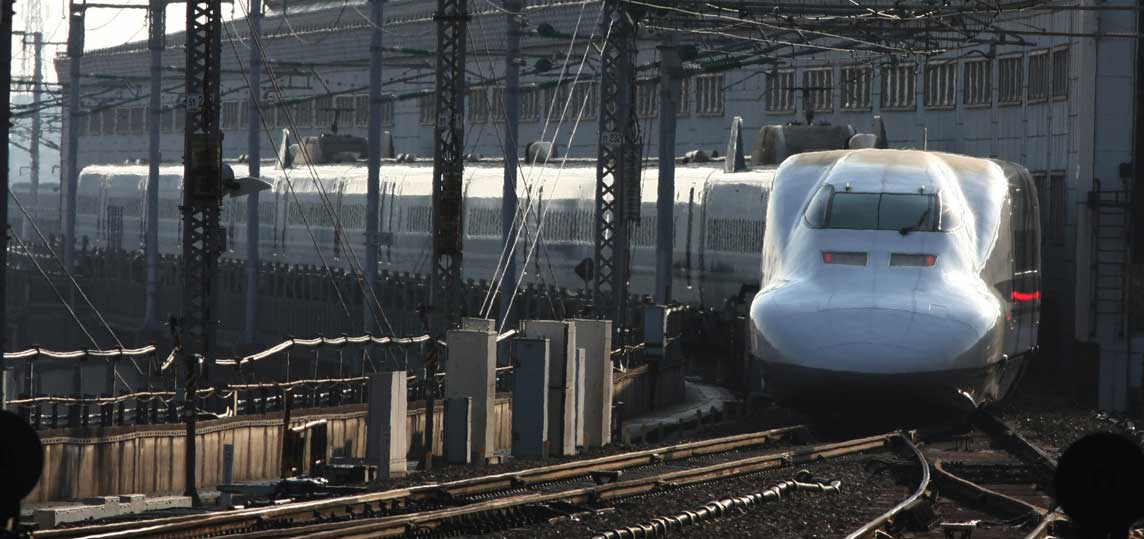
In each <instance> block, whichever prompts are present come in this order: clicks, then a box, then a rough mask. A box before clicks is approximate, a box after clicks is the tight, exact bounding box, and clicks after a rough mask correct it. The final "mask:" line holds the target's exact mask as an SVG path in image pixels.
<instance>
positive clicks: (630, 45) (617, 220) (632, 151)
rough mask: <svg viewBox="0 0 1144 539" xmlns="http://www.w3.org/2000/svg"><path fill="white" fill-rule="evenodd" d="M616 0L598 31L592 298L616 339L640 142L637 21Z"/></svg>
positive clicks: (621, 321)
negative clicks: (600, 39)
mask: <svg viewBox="0 0 1144 539" xmlns="http://www.w3.org/2000/svg"><path fill="white" fill-rule="evenodd" d="M625 6H626V4H625V3H624V2H622V1H620V0H607V1H606V4H605V9H606V15H605V17H604V21H603V23H602V24H603V28H602V29H601V34H602V35H605V36H608V37H607V38H606V40H605V43H604V47H603V50H602V51H601V55H600V56H601V60H600V124H599V125H600V129H599V135H600V139H599V147H598V152H599V153H598V154H597V159H596V225H595V263H594V264H593V281H594V282H593V303H594V306H593V308H594V310H595V313H596V316H597V317H600V318H611V319H612V322H613V324H612V328H613V332H614V334H615V338H614V342H616V343H618V344H619V343H622V342H623V331H624V327H625V326H626V325H627V317H626V309H627V294H628V269H629V265H628V260H629V257H628V254H629V248H628V247H629V246H628V236H629V234H628V232H629V226H630V225H629V223H630V222H631V221H632V220H634V219H639V155H640V141H639V134H638V131H637V129H636V119H635V107H634V106H633V101H634V99H633V98H634V96H635V85H636V80H635V70H634V69H633V66H634V63H635V62H634V60H635V53H636V43H635V40H636V26H635V21H634V20H633V19H632V18H631V16H630V14H629V13H628V12H627V9H626V8H625Z"/></svg>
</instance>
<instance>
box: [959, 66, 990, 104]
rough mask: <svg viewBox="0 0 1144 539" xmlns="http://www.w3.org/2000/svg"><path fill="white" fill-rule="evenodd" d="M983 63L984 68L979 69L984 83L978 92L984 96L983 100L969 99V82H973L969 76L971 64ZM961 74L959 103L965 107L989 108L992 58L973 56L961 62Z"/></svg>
mask: <svg viewBox="0 0 1144 539" xmlns="http://www.w3.org/2000/svg"><path fill="white" fill-rule="evenodd" d="M975 65H983V66H984V67H985V69H983V70H982V71H981V74H982V78H983V79H984V83H983V84H981V85H979V86H981V88H980V90H981V92H979V93H980V94H983V95H984V96H985V100H984V101H970V99H969V96H970V94H971V93H973V92H970V84H971V83H972V82H973V81H972V77H970V73H969V70H970V69H971V66H975ZM961 72H962V76H961V104H962V105H964V106H965V107H966V108H991V107H992V106H993V59H992V58H974V59H970V60H965V61H964V62H962V69H961Z"/></svg>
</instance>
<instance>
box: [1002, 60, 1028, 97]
mask: <svg viewBox="0 0 1144 539" xmlns="http://www.w3.org/2000/svg"><path fill="white" fill-rule="evenodd" d="M1010 62H1016V64H1017V69H1016V71H1014V74H1015V76H1016V87H1015V88H1013V92H1014V93H1013V94H1012V96H1011V97H1013V98H1014V99H1009V100H1006V99H1005V97H1006V94H1005V87H1004V85H1003V84H1002V83H1003V82H1004V80H1005V65H1006V63H1010ZM1025 63H1026V62H1025V56H1024V55H1023V54H1021V53H1017V54H1009V55H1005V56H999V57H997V106H1000V107H1014V106H1020V105H1022V104H1023V103H1024V100H1025Z"/></svg>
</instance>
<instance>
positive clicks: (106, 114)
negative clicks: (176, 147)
mask: <svg viewBox="0 0 1144 539" xmlns="http://www.w3.org/2000/svg"><path fill="white" fill-rule="evenodd" d="M99 123H100V124H101V125H102V126H103V129H102V130H101V131H100V133H102V134H104V135H114V134H115V109H103V110H101V111H99ZM180 131H181V130H180Z"/></svg>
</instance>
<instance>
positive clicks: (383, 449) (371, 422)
mask: <svg viewBox="0 0 1144 539" xmlns="http://www.w3.org/2000/svg"><path fill="white" fill-rule="evenodd" d="M406 406H407V395H406V380H405V371H393V372H383V373H378V374H371V375H370V377H369V409H368V411H367V415H366V442H365V444H366V459H367V460H368V461H370V462H372V463H374V464H376V465H377V475H378V477H379V478H389V477H399V476H402V475H405V472H406V471H407V469H406V466H405V454H406V453H407V452H408V451H409V437H408V436H407V434H406V432H405V426H406V416H407V409H406Z"/></svg>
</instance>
